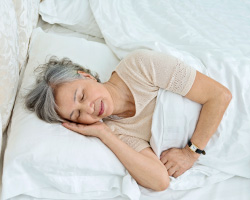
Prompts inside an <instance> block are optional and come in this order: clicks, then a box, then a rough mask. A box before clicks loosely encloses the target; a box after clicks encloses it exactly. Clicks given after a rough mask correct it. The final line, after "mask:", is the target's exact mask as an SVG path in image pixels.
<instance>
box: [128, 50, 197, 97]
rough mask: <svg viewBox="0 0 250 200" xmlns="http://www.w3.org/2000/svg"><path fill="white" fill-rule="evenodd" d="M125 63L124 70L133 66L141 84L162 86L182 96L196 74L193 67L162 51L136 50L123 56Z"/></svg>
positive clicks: (188, 88)
mask: <svg viewBox="0 0 250 200" xmlns="http://www.w3.org/2000/svg"><path fill="white" fill-rule="evenodd" d="M125 63H126V66H127V68H126V69H124V70H127V71H128V70H130V69H129V68H131V67H133V70H134V73H136V75H137V79H138V80H140V83H141V84H142V85H145V86H147V87H148V86H149V85H150V86H152V87H158V88H162V89H165V90H169V91H171V92H174V93H177V94H180V95H182V96H185V95H186V94H187V93H188V92H189V90H190V89H191V87H192V85H193V83H194V80H195V76H196V70H195V68H193V67H190V66H188V65H187V64H185V63H184V62H182V61H181V60H180V59H178V58H176V57H173V56H171V55H169V54H166V53H162V52H156V51H151V50H145V49H140V50H136V51H134V52H132V53H131V54H129V55H128V56H127V57H126V58H125ZM131 73H132V72H131ZM142 77H143V78H142ZM144 81H145V82H144Z"/></svg>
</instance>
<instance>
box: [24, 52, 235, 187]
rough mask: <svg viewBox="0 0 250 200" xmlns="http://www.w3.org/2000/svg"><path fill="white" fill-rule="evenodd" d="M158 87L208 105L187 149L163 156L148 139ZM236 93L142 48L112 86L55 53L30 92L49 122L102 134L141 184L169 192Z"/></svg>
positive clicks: (30, 101)
mask: <svg viewBox="0 0 250 200" xmlns="http://www.w3.org/2000/svg"><path fill="white" fill-rule="evenodd" d="M159 88H163V89H166V90H169V91H171V92H174V93H177V94H179V95H182V96H184V97H186V98H188V99H190V100H192V101H195V102H198V103H200V104H202V109H201V112H200V116H199V120H198V122H197V125H196V129H195V131H194V133H193V136H192V138H191V140H190V141H189V142H188V143H187V145H186V146H185V147H184V148H182V149H178V148H172V149H169V150H166V151H164V152H162V154H161V157H160V159H158V157H157V156H156V155H155V154H154V152H153V151H152V149H151V147H150V144H149V140H150V137H151V124H152V116H153V112H154V108H155V104H156V98H157V93H158V90H159ZM231 98H232V95H231V92H230V91H229V90H228V89H227V88H226V87H224V86H223V85H221V84H220V83H218V82H217V81H215V80H213V79H211V78H209V77H207V76H205V75H204V74H202V73H200V72H198V71H196V70H195V69H194V68H192V67H190V66H188V65H186V64H185V63H183V62H182V61H180V60H179V59H177V58H175V57H172V56H170V55H167V54H163V53H159V52H154V51H151V50H136V51H134V52H132V53H130V54H129V55H128V56H127V57H125V58H124V59H123V60H121V62H120V63H119V64H118V66H117V67H116V69H115V71H113V72H112V75H111V77H110V79H109V80H108V81H107V82H105V83H101V82H100V80H99V78H98V75H93V74H92V73H91V71H90V70H88V69H85V68H84V67H82V66H80V65H78V64H75V63H73V62H71V61H70V60H69V59H62V60H57V59H56V58H54V57H52V58H51V59H50V60H49V62H48V63H47V64H45V65H43V67H42V72H41V73H40V75H39V76H38V79H37V84H36V86H35V88H34V89H33V90H32V91H30V93H29V94H28V95H27V97H26V106H27V108H28V109H29V110H31V111H34V112H36V114H37V116H38V117H39V118H40V119H42V120H44V121H46V122H49V123H53V122H60V123H62V125H63V126H64V127H66V128H67V129H70V130H72V131H75V132H77V133H79V134H82V135H84V136H93V137H97V138H99V139H100V140H101V141H102V142H103V143H104V144H105V145H106V146H107V147H108V148H109V149H110V150H111V151H112V152H113V153H114V154H115V155H116V156H117V158H118V159H119V160H120V161H121V163H122V164H123V165H124V166H125V168H126V169H127V170H128V171H129V173H130V174H131V176H132V177H133V178H134V179H135V180H136V181H137V183H138V184H140V185H141V186H144V187H146V188H150V189H152V190H156V191H163V190H165V189H166V188H167V187H168V186H169V182H170V179H169V176H173V177H178V176H180V175H181V174H183V173H184V172H185V171H186V170H188V169H189V168H191V167H192V166H193V164H194V163H195V161H196V160H197V159H198V158H199V156H200V155H201V154H205V151H204V148H205V147H206V145H207V143H208V141H209V139H210V138H211V137H212V135H213V133H214V132H215V131H216V129H217V127H218V126H219V124H220V122H221V120H222V117H223V115H224V112H225V110H226V108H227V107H228V105H229V103H230V101H231ZM173 106H178V105H173Z"/></svg>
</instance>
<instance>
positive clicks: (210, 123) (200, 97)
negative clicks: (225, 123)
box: [161, 71, 232, 177]
mask: <svg viewBox="0 0 250 200" xmlns="http://www.w3.org/2000/svg"><path fill="white" fill-rule="evenodd" d="M185 97H186V98H188V99H190V100H192V101H195V102H198V103H200V104H202V105H203V106H202V109H201V112H200V116H199V120H198V122H197V125H196V129H195V131H194V134H193V136H192V138H191V142H192V143H194V144H195V145H197V146H198V147H199V148H200V149H204V148H205V147H206V145H207V143H208V141H209V139H210V138H211V137H212V135H213V134H214V133H215V131H216V129H217V128H218V126H219V124H220V122H221V120H222V117H223V115H224V113H225V111H226V109H227V107H228V105H229V103H230V101H231V99H232V94H231V92H230V91H229V90H228V89H227V88H226V87H224V86H223V85H221V84H220V83H218V82H217V81H215V80H213V79H211V78H209V77H207V76H206V75H204V74H202V73H200V72H198V71H197V72H196V78H195V81H194V83H193V86H192V88H191V89H190V91H189V92H188V93H187V95H186V96H185ZM199 156H200V155H199V154H197V153H194V152H192V151H191V150H190V149H189V147H188V146H186V147H185V148H184V149H170V150H167V151H164V152H163V153H162V155H161V161H162V163H163V164H164V165H165V167H166V168H167V170H168V172H169V175H170V176H174V177H178V176H180V175H181V174H182V173H184V172H185V171H186V170H187V169H189V168H191V167H192V165H193V163H194V162H195V161H196V160H197V159H198V158H199ZM183 159H184V160H185V162H183Z"/></svg>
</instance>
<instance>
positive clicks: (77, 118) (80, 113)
mask: <svg viewBox="0 0 250 200" xmlns="http://www.w3.org/2000/svg"><path fill="white" fill-rule="evenodd" d="M80 116H81V111H80V110H79V115H78V117H77V119H78V118H79V117H80Z"/></svg>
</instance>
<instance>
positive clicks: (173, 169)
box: [168, 167, 178, 176]
mask: <svg viewBox="0 0 250 200" xmlns="http://www.w3.org/2000/svg"><path fill="white" fill-rule="evenodd" d="M177 172H178V168H177V167H171V168H170V169H168V175H169V176H173V175H174V174H175V173H177Z"/></svg>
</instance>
